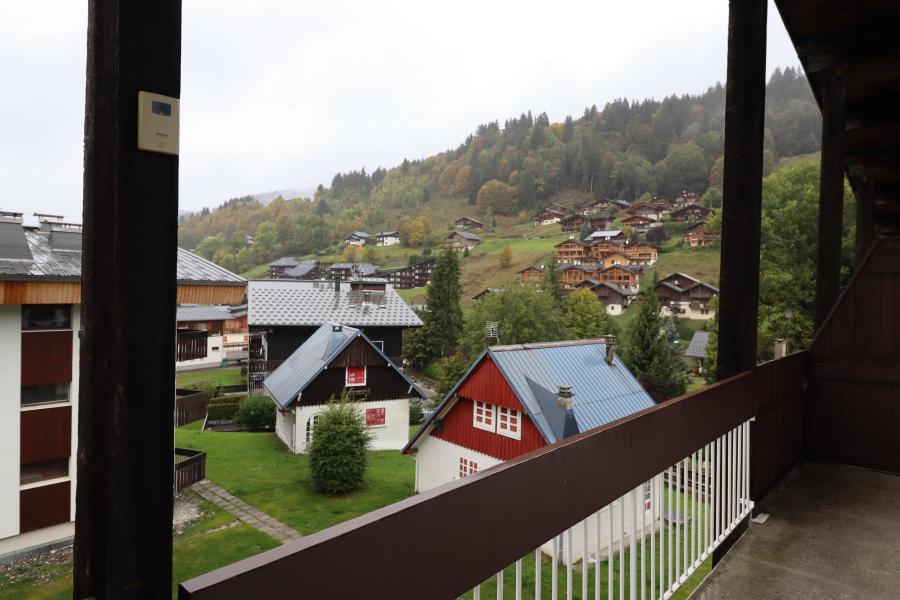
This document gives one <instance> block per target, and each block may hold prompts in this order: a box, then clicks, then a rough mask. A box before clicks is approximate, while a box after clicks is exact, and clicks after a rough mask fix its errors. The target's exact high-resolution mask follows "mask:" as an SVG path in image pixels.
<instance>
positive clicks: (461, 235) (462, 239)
mask: <svg viewBox="0 0 900 600" xmlns="http://www.w3.org/2000/svg"><path fill="white" fill-rule="evenodd" d="M480 243H481V236H479V235H475V234H474V233H469V232H468V231H453V232H451V233H449V234H448V235H447V237H445V238H444V247H445V248H450V249H452V250H456V251H457V252H462V251H463V250H466V249H467V248H468V249H472V248H474V247H475V246H477V245H478V244H480Z"/></svg>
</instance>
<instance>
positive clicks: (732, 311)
mask: <svg viewBox="0 0 900 600" xmlns="http://www.w3.org/2000/svg"><path fill="white" fill-rule="evenodd" d="M766 8H767V7H766V0H731V2H730V3H729V14H728V80H727V82H726V87H725V181H724V190H723V194H722V195H723V199H722V258H721V269H720V275H719V313H718V321H719V347H718V366H717V375H718V377H719V378H720V379H721V378H723V377H728V376H730V375H734V374H736V373H740V372H741V371H744V370H746V369H750V368H752V367H753V366H754V365H755V364H756V327H757V311H758V304H759V239H760V217H761V211H762V158H763V116H764V113H765V96H766Z"/></svg>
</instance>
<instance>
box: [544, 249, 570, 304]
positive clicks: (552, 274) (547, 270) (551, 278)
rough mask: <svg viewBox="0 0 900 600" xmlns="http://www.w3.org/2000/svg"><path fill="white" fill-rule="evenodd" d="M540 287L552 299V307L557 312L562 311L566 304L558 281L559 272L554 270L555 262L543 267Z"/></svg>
mask: <svg viewBox="0 0 900 600" xmlns="http://www.w3.org/2000/svg"><path fill="white" fill-rule="evenodd" d="M542 287H543V289H544V291H545V292H547V293H548V294H550V297H551V298H553V305H554V306H556V308H557V309H558V310H562V309H563V307H564V305H565V303H566V292H565V291H564V290H563V287H562V283H561V282H560V281H559V271H557V270H556V261H555V260H554V261H551V262H550V263H549V264H548V265H546V266H545V267H544V283H543V285H542Z"/></svg>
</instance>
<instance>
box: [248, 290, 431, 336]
mask: <svg viewBox="0 0 900 600" xmlns="http://www.w3.org/2000/svg"><path fill="white" fill-rule="evenodd" d="M334 287H335V282H333V281H292V280H256V281H251V282H250V284H249V287H248V291H247V295H248V308H249V313H248V323H249V324H250V325H284V326H309V325H315V326H319V325H321V324H322V323H325V322H327V321H333V322H335V323H341V324H343V325H350V326H353V327H366V326H369V327H372V326H378V325H383V326H388V327H389V326H400V327H421V325H422V320H421V319H420V318H419V317H418V316H417V315H416V313H415V312H413V310H412V309H411V308H410V307H409V306H408V305H407V304H406V302H404V301H403V299H402V298H401V297H400V296H399V295H398V294H397V292H395V291H394V288H393V287H391V286H390V285H386V286H385V294H384V297H383V298H381V299H379V301H378V303H377V304H375V303H365V302H362V301H361V299H360V298H359V295H358V294H356V293H354V292H351V290H350V284H349V283H348V282H341V285H340V289H339V291H337V292H335V289H334Z"/></svg>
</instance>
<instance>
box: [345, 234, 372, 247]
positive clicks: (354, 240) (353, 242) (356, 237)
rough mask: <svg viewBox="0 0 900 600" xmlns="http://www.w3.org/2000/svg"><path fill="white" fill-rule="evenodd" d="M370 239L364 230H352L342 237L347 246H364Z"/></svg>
mask: <svg viewBox="0 0 900 600" xmlns="http://www.w3.org/2000/svg"><path fill="white" fill-rule="evenodd" d="M370 239H372V236H370V235H369V234H368V233H366V232H365V231H354V232H352V233H350V235H348V236H347V237H345V238H344V243H345V244H346V245H348V246H365V245H366V244H367V243H368V242H369V240H370Z"/></svg>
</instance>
